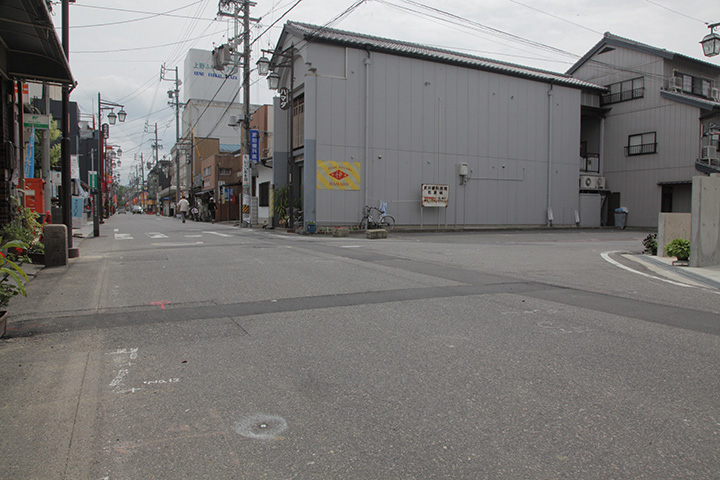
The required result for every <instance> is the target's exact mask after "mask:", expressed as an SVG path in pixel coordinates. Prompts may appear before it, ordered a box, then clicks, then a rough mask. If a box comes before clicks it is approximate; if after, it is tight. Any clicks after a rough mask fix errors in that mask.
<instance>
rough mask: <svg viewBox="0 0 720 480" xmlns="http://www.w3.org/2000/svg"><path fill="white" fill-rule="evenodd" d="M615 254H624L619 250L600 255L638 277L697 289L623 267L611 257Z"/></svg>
mask: <svg viewBox="0 0 720 480" xmlns="http://www.w3.org/2000/svg"><path fill="white" fill-rule="evenodd" d="M613 253H622V252H620V251H619V250H614V251H612V252H603V253H601V254H600V256H601V257H602V258H603V259H604V260H605V261H606V262H608V263H611V264H612V265H615V266H616V267H620V268H622V269H623V270H627V271H628V272H632V273H636V274H638V275H642V276H643V277H647V278H652V279H654V280H660V281H661V282H666V283H670V284H672V285H677V286H678V287H686V288H695V286H694V285H688V284H687V283H680V282H675V281H673V280H668V279H667V278H662V277H657V276H655V275H650V274H648V273H645V272H640V271H638V270H634V269H632V268H630V267H626V266H625V265H623V264H622V263H619V262H617V261H615V260H613V259H612V258H610V255H611V254H613Z"/></svg>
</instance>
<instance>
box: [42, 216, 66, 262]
mask: <svg viewBox="0 0 720 480" xmlns="http://www.w3.org/2000/svg"><path fill="white" fill-rule="evenodd" d="M44 241H45V266H46V267H59V266H63V265H67V264H68V237H67V227H66V226H65V225H57V224H52V225H45V232H44Z"/></svg>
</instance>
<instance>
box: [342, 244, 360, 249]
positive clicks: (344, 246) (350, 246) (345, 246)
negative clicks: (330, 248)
mask: <svg viewBox="0 0 720 480" xmlns="http://www.w3.org/2000/svg"><path fill="white" fill-rule="evenodd" d="M340 248H360V245H340Z"/></svg>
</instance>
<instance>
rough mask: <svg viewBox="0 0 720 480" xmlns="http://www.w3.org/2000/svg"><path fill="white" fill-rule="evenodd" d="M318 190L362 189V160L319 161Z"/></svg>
mask: <svg viewBox="0 0 720 480" xmlns="http://www.w3.org/2000/svg"><path fill="white" fill-rule="evenodd" d="M317 189H318V190H360V162H323V161H319V160H318V162H317Z"/></svg>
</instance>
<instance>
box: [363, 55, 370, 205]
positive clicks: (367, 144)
mask: <svg viewBox="0 0 720 480" xmlns="http://www.w3.org/2000/svg"><path fill="white" fill-rule="evenodd" d="M366 50H367V58H366V59H365V168H364V170H365V172H364V175H363V182H364V183H365V203H364V204H363V207H364V206H365V205H367V204H368V179H369V178H370V175H369V173H370V172H369V170H370V47H369V46H368V47H366Z"/></svg>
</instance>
